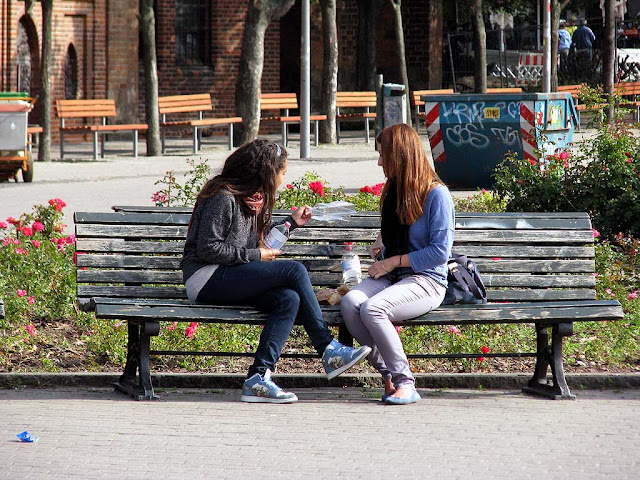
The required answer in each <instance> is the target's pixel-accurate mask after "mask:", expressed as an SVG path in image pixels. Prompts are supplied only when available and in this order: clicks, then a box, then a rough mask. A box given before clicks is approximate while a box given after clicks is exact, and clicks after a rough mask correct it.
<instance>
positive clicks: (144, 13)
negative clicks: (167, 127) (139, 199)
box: [139, 0, 162, 156]
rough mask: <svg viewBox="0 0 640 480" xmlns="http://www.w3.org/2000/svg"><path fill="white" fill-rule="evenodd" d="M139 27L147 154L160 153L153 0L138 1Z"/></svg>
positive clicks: (157, 154) (156, 154)
mask: <svg viewBox="0 0 640 480" xmlns="http://www.w3.org/2000/svg"><path fill="white" fill-rule="evenodd" d="M139 18H140V29H141V31H142V53H143V62H144V84H145V99H144V108H145V119H146V123H147V125H149V129H148V130H147V156H159V155H162V144H161V142H160V114H159V112H158V62H157V60H156V21H155V17H154V14H153V0H142V1H141V2H140V17H139Z"/></svg>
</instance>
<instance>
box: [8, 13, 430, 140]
mask: <svg viewBox="0 0 640 480" xmlns="http://www.w3.org/2000/svg"><path fill="white" fill-rule="evenodd" d="M247 1H248V0H236V1H233V2H228V1H223V0H156V38H157V45H156V47H157V59H158V81H159V89H160V95H170V94H177V93H202V92H210V93H211V95H212V97H213V100H214V106H215V109H216V113H218V114H219V115H231V114H235V107H234V104H235V83H236V76H237V70H238V64H239V58H240V49H241V43H242V34H243V25H244V18H245V14H246V8H247ZM358 3H359V2H358V0H345V1H342V2H338V12H337V13H338V17H337V18H338V32H339V36H340V38H339V52H340V62H339V65H340V70H339V89H342V90H353V89H355V87H356V86H355V78H356V76H357V52H358V48H357V40H358V21H359V15H358ZM432 3H438V2H437V1H435V2H434V1H433V0H432V1H431V2H425V1H424V0H405V2H403V14H404V22H405V27H404V28H405V38H406V40H405V42H406V53H407V61H408V68H409V79H410V82H411V84H412V85H411V86H412V88H426V87H428V86H437V84H438V83H439V81H440V80H439V78H437V77H438V75H439V74H438V68H437V66H436V67H435V70H433V68H429V66H428V62H429V57H430V55H429V47H430V45H429V25H430V24H431V25H433V24H434V23H437V22H433V21H431V22H430V20H433V19H430V18H429V12H428V6H427V5H428V4H432ZM138 4H139V0H66V1H54V4H53V5H54V7H53V65H52V72H53V73H52V79H51V86H52V91H53V97H54V98H53V100H54V101H55V100H56V99H59V98H104V97H106V98H113V99H115V100H116V104H117V105H118V115H119V118H118V121H119V122H138V121H141V120H143V119H144V111H143V109H144V100H143V99H144V81H143V79H144V75H143V70H142V55H141V52H140V48H139V31H138V18H137V14H138ZM25 8H26V7H25V2H24V0H0V90H2V91H27V92H29V93H30V94H31V95H32V96H36V95H38V94H39V89H40V87H39V85H40V52H41V48H42V44H41V39H42V15H41V7H40V3H39V2H34V6H33V7H32V9H31V11H30V12H26V11H25ZM311 17H312V18H311V28H312V54H311V55H312V62H311V65H312V82H313V85H312V92H316V94H317V93H318V92H319V91H320V81H321V71H322V37H321V15H320V8H319V6H318V5H317V4H315V5H313V6H312V12H311ZM432 28H433V27H432ZM440 28H441V27H440ZM436 33H437V30H436ZM440 37H441V33H440ZM376 48H377V52H378V56H377V58H378V71H379V72H380V73H383V74H384V75H385V81H395V82H399V81H400V74H399V71H400V70H399V63H398V61H397V55H396V54H395V26H394V20H393V11H392V9H391V7H390V6H389V5H385V7H383V9H382V11H381V12H380V16H379V21H378V29H377V39H376ZM431 56H433V51H432V55H431ZM436 56H437V55H436ZM429 71H431V72H432V78H431V79H430V78H429ZM433 71H435V72H436V75H435V76H434V75H433ZM299 78H300V5H299V2H297V3H296V5H295V6H294V7H293V8H292V9H291V10H290V11H289V13H287V15H285V16H284V17H283V18H282V19H281V20H280V21H279V22H275V23H273V24H272V25H270V26H269V28H268V29H267V33H266V37H265V65H264V72H263V78H262V89H263V91H265V92H277V91H283V92H284V91H297V90H298V89H299ZM316 105H319V99H318V98H312V106H316ZM31 115H32V116H31V119H30V122H31V123H37V122H38V118H39V117H38V115H39V113H38V110H34V112H32V114H31ZM52 124H53V126H54V129H55V127H57V122H55V121H54V122H53V123H52ZM54 135H55V131H54Z"/></svg>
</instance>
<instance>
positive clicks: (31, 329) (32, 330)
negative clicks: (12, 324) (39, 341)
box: [24, 324, 36, 337]
mask: <svg viewBox="0 0 640 480" xmlns="http://www.w3.org/2000/svg"><path fill="white" fill-rule="evenodd" d="M24 329H25V330H26V331H27V332H28V333H29V335H31V336H33V337H35V335H36V327H34V326H33V325H31V324H29V325H25V327H24Z"/></svg>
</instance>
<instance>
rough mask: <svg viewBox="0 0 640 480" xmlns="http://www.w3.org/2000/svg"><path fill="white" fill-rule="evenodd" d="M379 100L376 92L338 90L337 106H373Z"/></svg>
mask: <svg viewBox="0 0 640 480" xmlns="http://www.w3.org/2000/svg"><path fill="white" fill-rule="evenodd" d="M376 101H377V96H376V92H336V107H338V108H348V107H372V108H375V106H376Z"/></svg>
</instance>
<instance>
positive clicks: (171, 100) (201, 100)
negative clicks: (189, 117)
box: [158, 93, 213, 115]
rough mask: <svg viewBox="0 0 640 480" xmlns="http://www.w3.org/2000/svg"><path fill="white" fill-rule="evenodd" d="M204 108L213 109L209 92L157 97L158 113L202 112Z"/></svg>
mask: <svg viewBox="0 0 640 480" xmlns="http://www.w3.org/2000/svg"><path fill="white" fill-rule="evenodd" d="M206 110H213V105H212V104H211V95H210V94H209V93H196V94H193V95H171V96H167V97H158V111H159V112H160V115H168V114H170V113H185V112H202V111H206Z"/></svg>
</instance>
